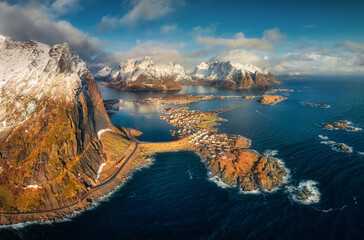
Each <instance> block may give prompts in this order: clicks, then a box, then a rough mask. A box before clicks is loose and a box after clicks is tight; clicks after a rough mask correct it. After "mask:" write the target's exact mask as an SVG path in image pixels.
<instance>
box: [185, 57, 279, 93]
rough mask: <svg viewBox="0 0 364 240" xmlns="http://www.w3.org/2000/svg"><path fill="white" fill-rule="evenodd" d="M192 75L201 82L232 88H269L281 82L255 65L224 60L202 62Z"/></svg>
mask: <svg viewBox="0 0 364 240" xmlns="http://www.w3.org/2000/svg"><path fill="white" fill-rule="evenodd" d="M191 77H192V79H193V80H195V81H196V82H197V83H199V84H203V85H212V86H215V87H222V88H232V89H259V88H269V87H270V86H271V85H274V84H280V82H279V81H278V80H277V79H276V78H275V77H273V75H272V74H270V73H269V72H266V71H263V70H262V69H260V68H258V67H256V66H254V65H251V64H238V63H232V62H223V61H212V62H209V63H205V62H202V63H201V64H199V65H198V66H197V67H196V69H195V70H194V71H193V72H192V74H191Z"/></svg>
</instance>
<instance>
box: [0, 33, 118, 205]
mask: <svg viewBox="0 0 364 240" xmlns="http://www.w3.org/2000/svg"><path fill="white" fill-rule="evenodd" d="M0 62H1V64H0V92H1V93H0V168H1V169H2V171H1V173H0V211H15V212H17V211H20V212H22V211H36V210H42V209H54V208H58V207H61V206H64V205H66V204H68V203H70V202H73V201H75V200H76V199H78V198H79V197H80V196H81V195H82V194H83V193H84V192H85V191H87V189H88V188H89V187H90V186H91V185H93V184H95V182H96V181H97V178H98V172H99V170H100V166H101V165H102V164H103V163H106V162H107V161H108V159H107V157H106V154H105V152H104V150H103V144H102V142H101V140H100V139H99V138H100V135H102V133H103V132H105V131H104V130H105V129H109V130H110V131H111V129H114V127H113V125H112V124H111V122H110V119H109V117H108V116H107V114H106V111H105V108H104V105H103V101H102V99H101V96H100V93H99V90H98V88H97V84H96V82H95V80H94V78H93V76H92V74H91V72H90V71H89V69H88V67H87V65H86V64H85V62H83V61H82V60H81V59H80V58H79V56H78V55H77V54H76V53H75V52H74V51H73V50H72V49H71V48H70V47H69V46H68V45H67V44H58V45H55V46H53V47H50V46H48V45H45V44H42V43H38V42H35V41H28V42H16V41H13V40H12V39H11V38H8V37H3V36H1V37H0Z"/></svg>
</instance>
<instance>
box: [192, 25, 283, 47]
mask: <svg viewBox="0 0 364 240" xmlns="http://www.w3.org/2000/svg"><path fill="white" fill-rule="evenodd" d="M282 38H283V35H282V34H281V33H280V31H279V29H278V28H274V29H270V30H265V31H264V34H263V37H262V38H260V39H259V38H247V37H245V34H244V33H242V32H239V33H237V34H235V36H234V38H214V37H203V36H198V37H197V38H196V42H197V43H199V44H202V45H207V46H223V47H229V48H244V49H263V50H273V49H274V45H273V44H274V43H278V42H280V40H281V39H282Z"/></svg>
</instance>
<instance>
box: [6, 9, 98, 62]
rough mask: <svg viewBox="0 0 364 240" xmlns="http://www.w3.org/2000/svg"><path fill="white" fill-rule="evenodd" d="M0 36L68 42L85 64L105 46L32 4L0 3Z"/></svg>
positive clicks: (44, 41)
mask: <svg viewBox="0 0 364 240" xmlns="http://www.w3.org/2000/svg"><path fill="white" fill-rule="evenodd" d="M0 33H1V34H3V35H7V36H10V37H12V38H14V39H15V40H19V41H26V40H29V39H32V40H36V41H39V42H43V43H46V44H49V45H54V44H57V43H63V42H68V43H69V44H70V46H71V47H72V48H73V49H75V50H76V52H77V53H78V54H79V55H80V56H81V57H82V58H83V59H84V60H86V61H92V60H93V59H94V57H95V56H96V55H97V54H99V53H100V52H101V51H102V47H103V46H104V43H103V42H102V41H100V40H99V39H98V38H95V37H90V36H89V35H88V34H86V33H84V32H82V31H80V30H78V29H77V28H75V27H73V26H72V25H71V24H70V23H69V22H67V21H58V20H56V17H55V16H54V15H53V14H52V11H51V10H50V9H49V8H47V7H46V6H44V5H40V4H35V3H30V4H28V5H9V4H8V3H6V2H0Z"/></svg>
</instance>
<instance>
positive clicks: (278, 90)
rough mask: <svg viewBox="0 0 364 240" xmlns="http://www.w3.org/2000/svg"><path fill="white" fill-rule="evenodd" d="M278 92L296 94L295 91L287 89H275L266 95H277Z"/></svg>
mask: <svg viewBox="0 0 364 240" xmlns="http://www.w3.org/2000/svg"><path fill="white" fill-rule="evenodd" d="M277 92H294V90H292V89H285V88H273V89H272V90H269V91H267V92H265V94H276V93H277Z"/></svg>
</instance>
